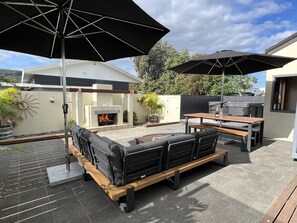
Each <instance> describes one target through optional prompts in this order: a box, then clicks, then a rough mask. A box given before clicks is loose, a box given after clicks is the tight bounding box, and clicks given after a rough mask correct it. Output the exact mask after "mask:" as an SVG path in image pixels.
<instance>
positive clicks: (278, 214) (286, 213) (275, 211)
mask: <svg viewBox="0 0 297 223" xmlns="http://www.w3.org/2000/svg"><path fill="white" fill-rule="evenodd" d="M273 222H280V223H289V222H290V223H295V222H297V176H295V178H294V179H293V180H292V181H291V182H290V184H289V185H288V186H287V187H286V188H285V190H284V191H283V192H282V194H281V195H280V196H279V197H278V198H277V199H276V201H275V202H274V203H273V205H272V206H271V208H270V209H269V210H268V211H267V213H266V214H265V215H264V217H263V218H262V220H261V221H260V223H273Z"/></svg>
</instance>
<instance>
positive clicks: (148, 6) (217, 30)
mask: <svg viewBox="0 0 297 223" xmlns="http://www.w3.org/2000/svg"><path fill="white" fill-rule="evenodd" d="M134 2H136V3H137V4H138V5H139V6H140V7H141V8H142V9H143V10H144V11H146V12H147V13H148V14H149V15H151V16H152V17H153V18H154V19H156V20H157V21H158V22H160V23H161V24H163V25H164V26H166V27H167V28H169V29H170V32H169V33H168V34H167V35H166V36H165V37H163V40H164V41H167V42H168V43H169V44H171V45H172V46H173V47H175V48H176V49H178V50H182V49H184V48H187V49H189V51H190V53H191V54H195V53H206V54H209V53H213V52H216V51H219V50H237V51H244V52H255V53H265V49H267V48H269V47H271V46H273V45H274V44H276V43H278V42H280V41H281V40H283V39H285V38H287V37H288V36H290V35H292V34H294V33H295V32H297V0H224V1H222V0H211V1H209V0H182V1H181V0H135V1H134ZM52 63H57V60H50V59H47V58H42V57H36V56H32V55H26V54H20V53H15V52H11V51H4V50H0V68H5V69H23V68H28V67H33V66H41V65H47V64H52ZM108 63H111V64H113V65H116V66H118V67H119V68H121V69H123V70H125V71H126V72H129V73H131V74H134V75H136V72H135V70H134V67H133V63H132V60H131V58H126V59H120V60H114V61H110V62H108ZM253 75H254V76H256V77H257V78H258V83H257V84H256V85H255V87H265V72H261V73H256V74H253Z"/></svg>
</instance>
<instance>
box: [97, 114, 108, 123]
mask: <svg viewBox="0 0 297 223" xmlns="http://www.w3.org/2000/svg"><path fill="white" fill-rule="evenodd" d="M108 120H110V119H109V118H108V114H103V115H99V122H105V121H108Z"/></svg>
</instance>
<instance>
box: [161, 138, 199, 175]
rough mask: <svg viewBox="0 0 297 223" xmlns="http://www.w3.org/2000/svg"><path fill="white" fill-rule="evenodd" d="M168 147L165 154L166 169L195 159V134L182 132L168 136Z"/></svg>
mask: <svg viewBox="0 0 297 223" xmlns="http://www.w3.org/2000/svg"><path fill="white" fill-rule="evenodd" d="M166 140H167V148H166V150H165V155H164V169H165V170H167V169H169V168H171V167H174V166H178V165H181V164H184V163H187V162H190V161H192V160H193V152H194V148H195V136H193V135H191V134H181V135H177V136H171V137H167V138H166Z"/></svg>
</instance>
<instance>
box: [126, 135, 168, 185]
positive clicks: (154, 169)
mask: <svg viewBox="0 0 297 223" xmlns="http://www.w3.org/2000/svg"><path fill="white" fill-rule="evenodd" d="M166 144H167V142H166V140H165V139H161V140H156V141H152V142H147V143H142V144H138V145H134V146H129V147H125V148H124V149H123V153H124V154H123V156H124V157H123V179H122V184H123V185H125V184H127V183H129V182H132V181H134V180H137V179H141V178H144V177H146V176H149V175H152V174H155V173H158V172H160V171H161V170H162V160H163V153H164V150H165V147H166Z"/></svg>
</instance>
